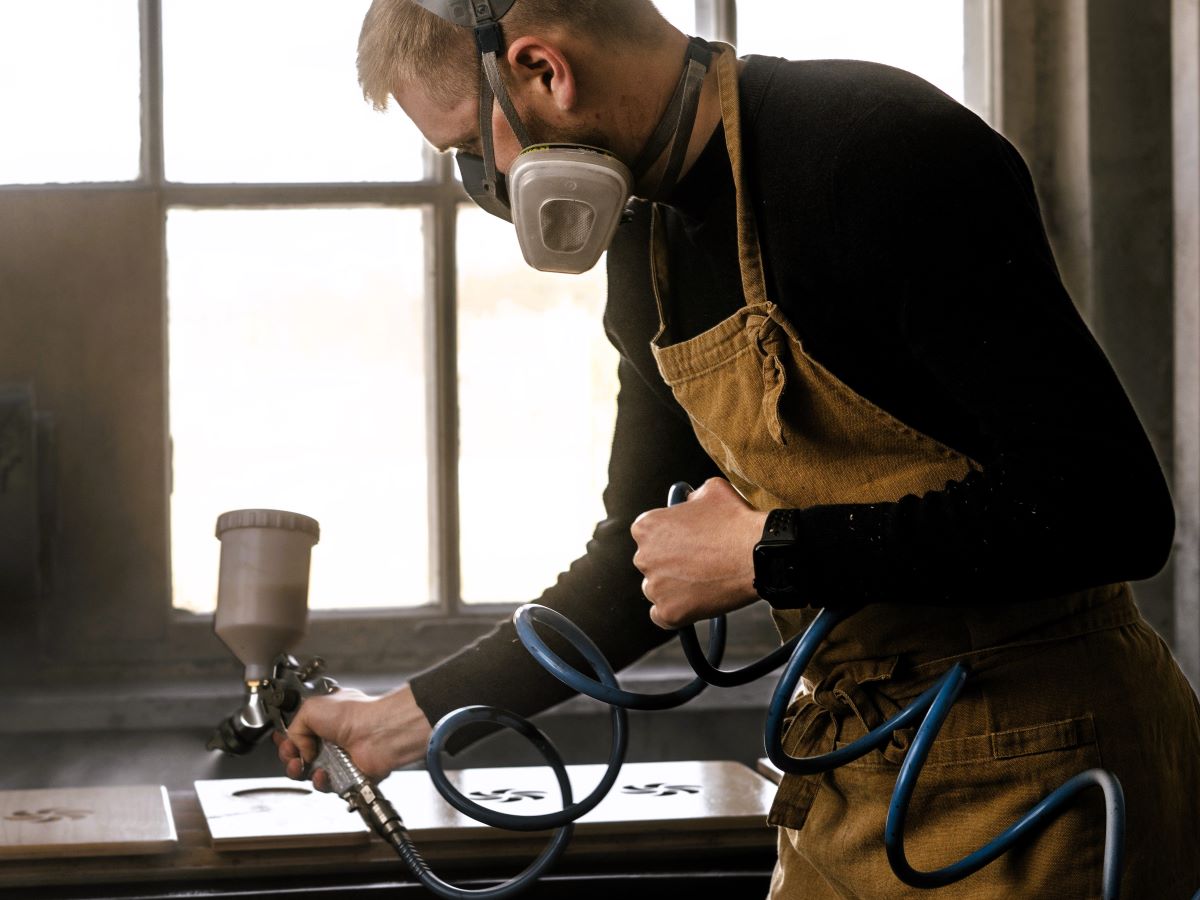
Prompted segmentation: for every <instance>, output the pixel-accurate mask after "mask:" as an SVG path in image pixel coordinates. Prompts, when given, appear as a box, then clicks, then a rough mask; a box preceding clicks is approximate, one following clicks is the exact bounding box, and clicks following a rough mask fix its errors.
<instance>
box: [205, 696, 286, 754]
mask: <svg viewBox="0 0 1200 900" xmlns="http://www.w3.org/2000/svg"><path fill="white" fill-rule="evenodd" d="M259 688H260V683H259V682H257V681H251V682H247V683H246V702H245V704H244V705H243V706H242V708H241V709H239V710H238V711H237V712H235V713H234V714H233V715H231V716H230V717H229V718H227V719H225V720H224V721H222V722H221V724H220V725H218V726H217V730H216V731H215V732H213V736H212V737H210V738H209V739H208V743H207V744H205V746H206V747H207V748H208V749H209V750H221V751H223V752H225V753H231V754H233V755H234V756H244V755H245V754H247V753H249V752H250V751H251V750H253V749H254V747H255V746H256V745H257V744H258V742H259V741H261V740H262V739H263V738H264V737H265V736H266V735H268V734H270V732H271V729H272V728H273V727H274V725H273V723H272V722H271V719H270V717H269V716H268V715H267V712H266V709H265V708H264V706H263V698H262V694H261V692H260V690H259Z"/></svg>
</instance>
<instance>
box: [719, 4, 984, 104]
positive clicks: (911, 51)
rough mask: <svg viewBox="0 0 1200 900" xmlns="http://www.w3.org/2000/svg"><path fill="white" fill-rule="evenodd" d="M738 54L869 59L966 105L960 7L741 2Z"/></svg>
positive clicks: (961, 7)
mask: <svg viewBox="0 0 1200 900" xmlns="http://www.w3.org/2000/svg"><path fill="white" fill-rule="evenodd" d="M737 8H738V22H737V30H738V53H739V54H746V53H762V54H767V55H771V56H782V57H785V58H787V59H867V60H872V61H874V62H881V63H887V64H888V65H892V66H897V67H899V68H901V69H907V70H908V71H910V72H913V73H915V74H917V75H920V76H921V77H922V78H924V79H926V80H927V81H930V82H932V83H933V84H935V85H937V86H938V87H939V88H941V89H942V90H943V91H945V92H946V93H947V94H949V95H950V96H952V97H954V98H956V99H957V100H960V101H961V100H962V98H963V0H919V2H911V3H897V2H896V0H840V2H838V3H830V2H828V0H792V2H790V3H780V2H779V0H738V5H737Z"/></svg>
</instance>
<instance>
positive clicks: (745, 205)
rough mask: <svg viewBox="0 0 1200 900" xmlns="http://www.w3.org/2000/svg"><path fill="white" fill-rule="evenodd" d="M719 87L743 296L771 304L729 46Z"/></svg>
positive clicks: (723, 56) (721, 57)
mask: <svg viewBox="0 0 1200 900" xmlns="http://www.w3.org/2000/svg"><path fill="white" fill-rule="evenodd" d="M717 46H718V47H720V49H721V51H722V52H721V53H720V54H719V55H718V57H717V85H718V87H719V90H720V94H721V124H722V126H723V128H724V130H725V147H726V149H727V150H728V152H729V165H730V168H731V169H732V170H733V188H734V193H735V195H736V198H737V233H738V262H739V264H740V267H741V272H742V293H743V294H744V295H745V299H746V305H747V306H754V305H756V304H760V303H766V302H767V280H766V276H765V275H764V273H763V262H762V250H761V248H760V246H759V243H758V226H757V224H756V223H755V219H754V206H753V204H752V203H751V200H750V191H749V189H748V188H747V186H746V172H745V167H744V165H743V159H742V111H741V100H740V98H739V96H738V68H737V54H736V53H735V51H734V49H733V48H732V47H730V46H729V45H728V44H718V45H717Z"/></svg>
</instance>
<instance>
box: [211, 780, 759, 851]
mask: <svg viewBox="0 0 1200 900" xmlns="http://www.w3.org/2000/svg"><path fill="white" fill-rule="evenodd" d="M568 772H569V774H570V778H571V787H572V790H573V791H574V792H575V798H576V800H580V799H583V797H585V796H586V795H587V794H588V793H589V792H590V791H591V789H592V788H593V787H594V786H595V785H596V783H597V782H598V781H599V780H600V778H601V776H602V775H603V773H604V766H602V765H586V766H568ZM448 774H449V776H450V779H451V781H452V783H453V784H454V785H455V786H456V787H457V788H458V789H459V790H461V791H463V792H464V793H465V794H467V796H469V797H471V798H472V799H474V800H476V801H477V802H479V803H480V804H481V805H484V806H487V807H489V808H494V809H498V810H501V811H503V812H509V813H513V814H522V815H525V814H528V815H537V814H541V813H546V812H551V811H553V810H556V809H559V808H560V802H559V795H558V785H557V782H556V781H555V778H554V774H553V773H552V772H551V771H550V770H549V769H547V768H545V767H532V766H531V767H515V768H499V769H464V770H461V771H457V772H450V773H448ZM289 785H290V786H293V787H304V785H301V784H300V783H299V782H294V781H288V780H287V779H279V778H258V779H233V780H225V781H209V782H199V781H198V782H196V793H197V796H198V798H199V800H200V804H201V806H202V808H203V809H204V814H205V817H206V818H207V819H208V824H209V830H210V832H211V834H212V838H213V847H214V848H215V849H222V850H243V849H256V848H265V847H272V848H283V847H304V846H326V845H329V844H330V843H333V842H346V841H350V840H364V839H365V838H366V829H365V826H363V825H362V822H361V819H360V818H359V816H358V815H357V814H354V813H348V812H346V804H345V803H343V802H342V801H341V800H339V799H337V798H333V797H329V796H327V795H320V794H315V793H312V794H299V795H297V794H291V795H289V794H286V793H276V792H273V789H274V788H277V787H280V786H289ZM256 788H258V789H259V790H257V791H256V790H255V789H256ZM380 790H381V791H382V792H383V794H384V796H385V797H387V798H388V799H389V800H390V801H391V802H392V804H393V805H394V806H395V807H396V809H397V810H398V811H399V813H400V815H401V816H402V817H403V818H404V822H405V824H406V825H407V826H408V828H409V831H411V832H412V835H413V838H414V839H415V840H416V841H417V843H418V844H420V843H421V842H422V841H453V840H470V841H474V840H480V839H497V840H499V839H505V838H511V837H512V836H513V832H507V831H503V830H500V829H494V828H491V827H489V826H487V825H483V824H481V823H479V822H476V821H475V820H474V819H471V818H469V817H467V816H464V815H462V814H461V813H459V812H458V811H457V810H455V809H454V808H453V807H451V806H450V805H449V804H448V803H446V801H445V800H443V799H442V798H441V796H440V795H439V794H438V793H437V791H436V789H435V788H434V787H433V784H432V783H431V782H430V780H429V776H428V774H427V773H425V772H424V771H406V772H396V773H394V774H392V775H390V776H389V777H388V778H386V779H385V780H384V781H383V782H382V783H381V784H380ZM238 791H240V792H242V796H241V799H236V798H234V794H235V792H238ZM248 791H249V792H250V793H247V792H248ZM774 794H775V787H774V785H772V784H771V783H770V782H768V781H767V780H766V779H764V778H763V777H762V776H760V775H758V774H756V773H755V772H753V771H752V770H751V769H749V768H747V767H746V766H743V765H741V764H740V763H735V762H664V763H628V764H626V765H625V766H624V767H623V768H622V770H621V774H620V776H619V777H618V779H617V781H616V784H615V785H614V786H613V789H612V791H610V792H609V795H608V797H606V798H605V799H604V800H603V801H602V802H601V803H600V805H599V806H597V807H596V808H595V809H594V810H592V811H591V812H590V813H588V814H587V815H586V816H584V817H583V818H582V819H580V820H579V823H578V825H577V828H576V830H577V833H578V834H580V835H585V834H609V833H618V832H620V833H630V832H633V833H647V832H655V831H664V830H669V831H674V832H686V831H695V830H712V829H714V828H715V829H720V830H722V831H730V830H739V829H740V830H765V829H766V816H767V811H768V810H769V809H770V805H771V800H772V799H773V797H774ZM320 800H325V801H331V803H328V804H324V805H322V806H321V807H320V809H318V808H317V803H316V801H320ZM307 808H311V809H312V810H313V814H312V817H311V818H306V817H304V815H305V814H304V812H303V810H304V809H307Z"/></svg>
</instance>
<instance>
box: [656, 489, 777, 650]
mask: <svg viewBox="0 0 1200 900" xmlns="http://www.w3.org/2000/svg"><path fill="white" fill-rule="evenodd" d="M766 520H767V514H766V513H765V512H758V511H757V510H755V509H754V508H753V507H752V506H750V504H748V503H747V502H746V501H745V500H744V499H743V498H742V495H741V494H739V493H738V492H737V491H736V490H734V488H733V485H731V484H730V483H729V482H728V481H726V480H725V479H724V478H710V479H709V480H708V481H706V482H704V484H703V486H701V488H700V489H699V490H697V491H695V492H693V493H692V495H691V496H690V497H688V502H687V503H681V504H679V505H678V506H672V507H670V508H666V509H652V510H649V511H648V512H644V513H642V514H641V515H640V516H638V518H637V520H636V521H635V522H634V523H633V539H634V540H635V541H637V545H638V550H637V553H636V554H634V557H633V564H634V565H635V566H637V567H638V569H639V570H641V573H642V574H643V575H645V576H646V578H645V580H644V581H643V582H642V592H643V593H644V594H645V595H646V599H648V600H649V601H650V603H651V606H650V619H651V621H652V622H654V624H655V625H657V626H658V627H659V628H668V629H671V628H680V627H681V626H683V625H688V624H691V623H693V622H698V621H700V620H701V619H708V618H712V617H713V616H716V615H720V614H721V613H728V612H732V611H733V610H735V609H740V608H741V607H743V606H747V605H749V604H750V603H753V602H754V601H755V600H756V599H758V598H757V595H756V594H755V593H754V545H755V544H757V543H758V540H759V538H760V537H761V536H762V530H763V525H764V524H765V523H766Z"/></svg>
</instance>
